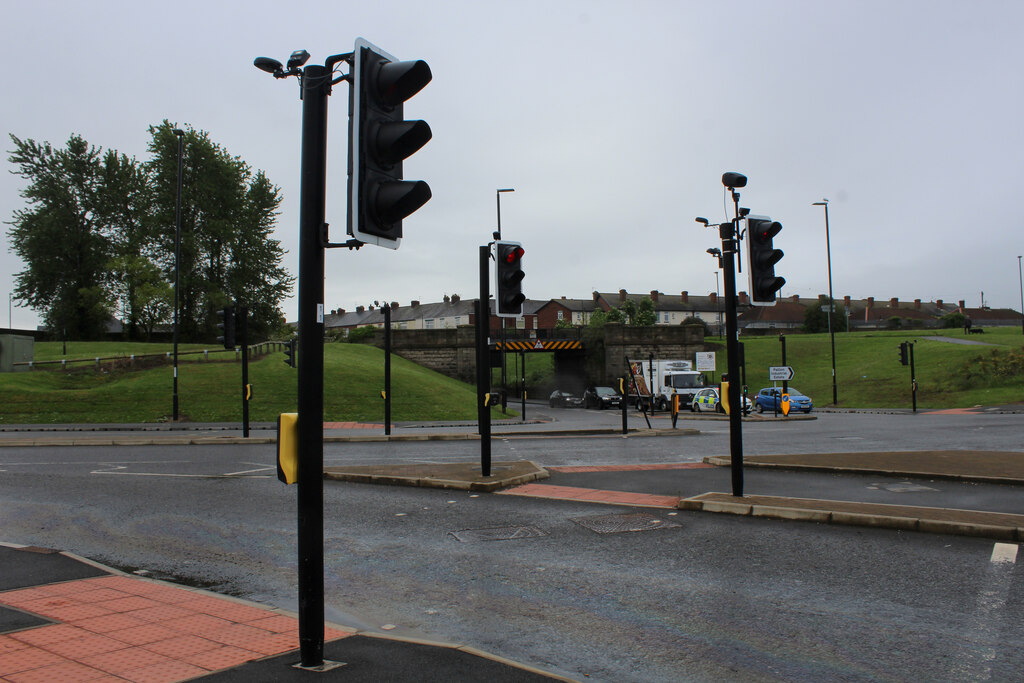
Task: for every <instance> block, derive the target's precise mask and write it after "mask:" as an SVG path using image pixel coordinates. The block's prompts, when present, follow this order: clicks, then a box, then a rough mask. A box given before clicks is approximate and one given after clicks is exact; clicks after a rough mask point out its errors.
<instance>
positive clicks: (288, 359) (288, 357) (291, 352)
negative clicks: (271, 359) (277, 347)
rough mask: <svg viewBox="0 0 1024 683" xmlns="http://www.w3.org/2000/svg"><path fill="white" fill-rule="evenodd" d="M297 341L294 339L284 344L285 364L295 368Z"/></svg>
mask: <svg viewBox="0 0 1024 683" xmlns="http://www.w3.org/2000/svg"><path fill="white" fill-rule="evenodd" d="M296 341H297V340H295V339H292V340H290V341H286V342H285V343H284V364H285V365H287V366H288V367H291V368H294V367H295V351H296Z"/></svg>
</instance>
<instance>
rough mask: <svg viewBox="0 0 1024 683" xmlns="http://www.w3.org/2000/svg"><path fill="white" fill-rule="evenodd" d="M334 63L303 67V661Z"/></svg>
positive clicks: (319, 549)
mask: <svg viewBox="0 0 1024 683" xmlns="http://www.w3.org/2000/svg"><path fill="white" fill-rule="evenodd" d="M330 92H331V70H330V69H328V68H327V67H324V66H318V65H315V64H314V65H310V66H307V67H305V68H304V69H303V71H302V162H301V163H302V166H301V171H300V175H301V179H302V184H301V191H300V204H299V336H298V339H299V349H298V352H297V353H298V356H299V358H298V361H299V371H298V372H299V375H298V409H299V419H298V432H299V434H298V447H299V448H298V450H299V473H298V496H297V497H298V547H299V566H298V570H299V572H298V574H299V648H300V655H301V657H300V659H301V662H300V663H301V665H302V666H304V667H317V666H321V665H323V661H324V487H323V472H324V432H323V427H324V324H323V313H324V249H323V245H322V243H321V241H320V236H321V228H322V226H323V224H324V211H325V209H324V205H325V204H324V202H325V199H324V198H325V195H326V174H327V97H328V95H330Z"/></svg>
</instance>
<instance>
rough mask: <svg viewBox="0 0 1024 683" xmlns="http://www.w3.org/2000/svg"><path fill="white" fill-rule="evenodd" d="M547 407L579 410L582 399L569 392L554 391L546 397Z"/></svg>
mask: <svg viewBox="0 0 1024 683" xmlns="http://www.w3.org/2000/svg"><path fill="white" fill-rule="evenodd" d="M548 405H549V406H551V407H552V408H579V407H580V406H582V405H583V398H582V397H581V396H577V395H576V394H574V393H572V392H571V391H562V390H561V389H555V390H554V391H552V392H551V395H550V396H548Z"/></svg>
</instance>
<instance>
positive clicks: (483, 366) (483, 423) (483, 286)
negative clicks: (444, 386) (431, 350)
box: [476, 246, 491, 477]
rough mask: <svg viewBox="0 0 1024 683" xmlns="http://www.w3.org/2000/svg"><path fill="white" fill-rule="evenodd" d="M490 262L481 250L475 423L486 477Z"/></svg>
mask: <svg viewBox="0 0 1024 683" xmlns="http://www.w3.org/2000/svg"><path fill="white" fill-rule="evenodd" d="M490 261H491V248H490V247H488V246H482V247H480V298H479V299H478V300H477V307H476V405H477V421H478V422H479V424H480V471H481V473H482V474H483V476H485V477H489V476H491V408H490V406H488V405H485V404H484V395H485V394H486V393H488V392H489V391H490V387H491V377H490V375H491V363H490V353H489V350H488V348H487V337H488V332H489V329H488V328H489V327H490V317H491V305H490V298H491V294H490V286H489V285H488V281H487V275H488V273H489V272H490Z"/></svg>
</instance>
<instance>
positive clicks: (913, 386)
mask: <svg viewBox="0 0 1024 683" xmlns="http://www.w3.org/2000/svg"><path fill="white" fill-rule="evenodd" d="M907 347H909V349H910V396H911V401H912V403H913V406H914V412H915V413H916V412H917V373H916V372H915V371H914V342H910V343H909V344H907Z"/></svg>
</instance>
